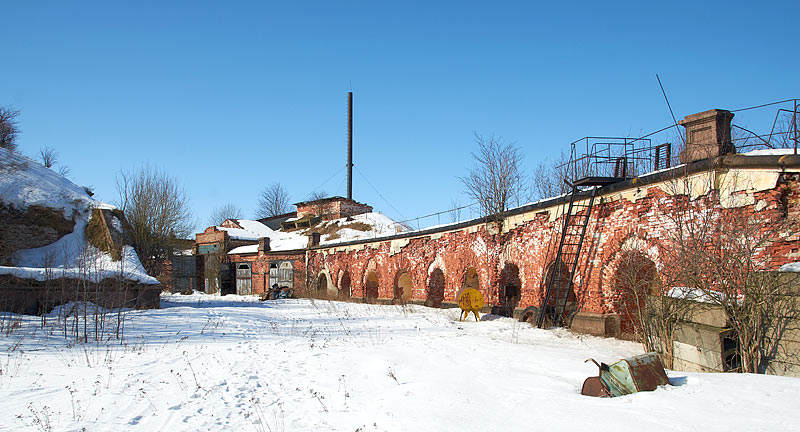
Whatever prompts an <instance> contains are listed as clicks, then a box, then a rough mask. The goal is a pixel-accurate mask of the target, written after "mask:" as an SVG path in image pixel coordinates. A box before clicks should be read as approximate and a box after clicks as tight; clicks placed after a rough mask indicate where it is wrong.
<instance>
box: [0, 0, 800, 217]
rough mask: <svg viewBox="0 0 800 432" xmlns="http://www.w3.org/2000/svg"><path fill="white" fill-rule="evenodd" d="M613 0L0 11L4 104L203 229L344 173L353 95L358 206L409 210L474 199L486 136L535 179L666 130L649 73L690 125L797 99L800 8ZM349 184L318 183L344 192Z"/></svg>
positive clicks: (108, 195)
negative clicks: (170, 195) (155, 170)
mask: <svg viewBox="0 0 800 432" xmlns="http://www.w3.org/2000/svg"><path fill="white" fill-rule="evenodd" d="M611 3H612V2H542V4H538V2H485V1H484V2H435V4H434V2H410V1H404V2H397V3H395V4H394V5H388V3H387V2H274V3H271V4H267V2H251V3H249V2H197V1H192V2H161V1H153V2H150V1H136V2H126V3H123V2H105V1H102V2H92V3H90V2H78V1H76V2H39V1H35V2H34V1H11V2H4V3H3V5H2V9H1V11H2V12H0V14H2V18H0V21H2V25H0V40H2V41H3V49H2V54H1V55H0V59H2V60H0V71H1V72H2V79H0V104H2V105H13V106H14V107H16V108H17V109H19V110H20V111H21V115H20V117H19V122H20V128H21V129H22V134H21V136H20V139H19V147H20V150H21V151H22V152H24V153H26V154H28V155H34V154H36V153H37V152H38V150H39V148H41V147H43V146H45V145H47V146H50V147H54V148H56V149H57V150H58V152H59V153H60V158H61V160H62V162H63V163H64V164H66V165H67V166H69V168H70V169H71V174H70V175H69V177H70V178H71V179H72V180H73V181H74V182H76V183H78V184H81V185H91V186H93V187H94V189H95V191H96V197H97V198H100V199H102V200H105V201H109V202H112V201H114V200H115V196H116V192H115V188H114V178H115V176H116V174H117V173H118V172H119V171H120V169H131V168H134V167H136V166H137V165H138V164H141V163H149V164H151V165H155V166H157V167H160V168H162V169H164V170H166V171H168V172H169V173H170V174H172V175H173V176H175V177H177V178H178V179H179V180H180V182H181V183H182V184H183V186H184V187H185V188H186V191H187V192H188V194H189V196H190V199H191V203H192V207H193V209H194V212H195V214H196V217H197V219H198V222H199V223H198V229H201V228H202V227H204V226H205V222H206V220H207V217H208V214H209V213H210V211H211V209H212V208H213V207H214V206H215V205H219V204H224V203H226V202H232V203H235V204H236V205H238V206H240V207H241V208H242V209H243V210H244V211H245V213H246V215H245V216H250V217H251V216H252V215H253V213H254V210H255V206H256V203H257V200H258V195H259V191H260V190H261V189H263V188H264V187H265V186H267V185H269V184H272V183H274V182H276V181H280V182H281V183H282V184H283V185H284V186H285V187H286V189H287V190H288V191H289V193H290V195H291V197H292V199H293V202H296V201H301V200H303V199H305V198H306V197H307V195H308V194H309V193H310V192H311V191H312V190H313V189H314V188H316V187H317V186H319V185H320V184H322V183H323V182H325V180H326V179H328V178H329V177H331V176H332V175H333V174H334V173H336V172H337V171H338V170H340V169H341V168H343V167H344V165H345V159H346V153H345V150H346V95H347V91H348V90H350V89H351V85H352V90H353V91H354V93H355V126H354V129H355V134H354V148H355V150H354V153H355V164H356V167H357V168H358V171H356V172H355V175H354V198H355V199H356V200H358V201H361V202H366V203H368V204H371V205H372V206H374V207H375V209H376V210H379V211H381V212H383V213H386V214H387V215H389V216H391V217H393V218H395V219H404V218H411V217H415V216H420V215H423V214H427V213H431V212H434V211H439V210H445V209H447V208H448V207H449V206H450V201H451V199H457V200H458V201H460V202H461V203H467V202H468V199H467V198H466V197H465V196H464V195H463V194H462V189H463V187H462V186H461V184H460V183H459V181H458V179H457V176H459V175H463V174H464V173H465V171H466V170H467V168H468V166H469V165H470V151H472V150H473V149H474V147H475V146H474V143H473V133H475V132H477V133H479V134H484V135H489V134H494V135H495V136H499V137H502V138H504V139H506V140H509V141H514V142H516V143H517V145H518V146H519V147H521V148H522V149H523V151H524V153H525V164H524V168H525V169H526V170H527V171H529V172H530V171H532V169H533V167H534V166H535V165H536V163H537V161H538V160H540V159H542V158H544V157H548V156H550V157H552V156H553V155H555V154H556V153H558V152H559V151H560V150H562V149H566V148H567V146H568V144H569V143H570V142H571V141H573V140H575V139H577V138H580V137H583V136H586V135H612V136H639V135H640V134H642V133H646V132H650V131H653V130H656V129H659V128H661V127H663V126H666V125H668V124H670V123H671V117H670V115H669V112H668V110H667V108H666V104H665V103H664V99H663V96H662V95H661V91H660V89H659V87H658V83H657V81H656V79H655V74H656V73H658V74H659V75H660V76H661V79H662V81H663V82H664V85H665V87H666V90H667V92H668V95H669V97H670V102H671V103H672V107H673V109H674V110H675V114H676V116H677V117H678V118H679V119H680V118H682V117H683V116H685V115H688V114H692V113H695V112H699V111H703V110H706V109H711V108H726V109H735V108H741V107H745V106H750V105H756V104H760V103H764V102H770V101H775V100H780V99H786V98H793V97H800V88H798V79H797V77H798V76H800V73H798V69H800V68H798V66H800V57H799V56H798V55H797V52H798V37H799V36H798V35H799V34H798V31H797V19H798V17H800V6H798V5H799V4H800V2H797V1H773V2H752V1H748V2H685V3H683V2H674V1H673V2H658V3H659V4H660V5H653V4H651V3H654V2H642V1H636V2H625V3H617V4H616V5H612V4H611ZM351 83H352V84H351ZM749 126H751V127H754V128H759V127H760V128H762V129H763V126H764V125H762V124H758V125H755V124H751V125H749ZM766 127H767V128H768V127H769V125H766ZM359 171H360V172H361V173H363V175H364V176H365V177H366V179H368V180H369V182H370V183H371V184H372V186H374V187H375V188H376V189H377V190H378V191H380V193H381V194H382V195H383V198H382V197H380V196H379V195H378V194H376V192H375V191H374V190H373V188H372V187H371V186H370V185H369V184H367V182H365V180H364V177H362V176H361V174H359ZM344 173H345V171H344V170H342V171H341V172H340V173H339V174H338V175H337V176H335V177H334V178H333V179H332V180H330V181H329V182H328V183H326V184H324V185H323V186H322V188H321V189H324V190H325V191H326V192H327V193H328V194H338V195H345V194H346V185H345V184H344V176H345V174H344ZM384 198H385V200H384ZM387 200H388V202H387ZM389 203H391V205H390V204H389ZM392 206H393V207H394V208H393V207H392ZM395 208H396V209H398V210H399V212H400V213H401V214H399V213H398V211H397V210H395ZM446 221H449V219H446V218H443V220H441V222H446ZM426 223H428V224H430V223H436V220H432V221H431V220H429V221H427V222H426Z"/></svg>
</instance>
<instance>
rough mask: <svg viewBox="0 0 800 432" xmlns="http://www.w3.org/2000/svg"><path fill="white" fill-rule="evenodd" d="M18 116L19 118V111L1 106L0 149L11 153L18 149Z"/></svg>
mask: <svg viewBox="0 0 800 432" xmlns="http://www.w3.org/2000/svg"><path fill="white" fill-rule="evenodd" d="M17 116H19V111H18V110H15V109H14V108H12V107H4V106H0V147H2V148H4V149H8V150H9V151H14V150H16V149H17V135H19V128H18V127H17V121H16V118H17Z"/></svg>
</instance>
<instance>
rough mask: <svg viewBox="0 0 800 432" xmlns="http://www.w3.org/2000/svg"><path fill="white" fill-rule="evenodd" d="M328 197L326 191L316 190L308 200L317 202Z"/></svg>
mask: <svg viewBox="0 0 800 432" xmlns="http://www.w3.org/2000/svg"><path fill="white" fill-rule="evenodd" d="M327 197H328V194H327V193H326V192H325V191H324V190H315V191H314V192H311V194H310V195H309V198H308V200H309V201H317V200H321V199H325V198H327Z"/></svg>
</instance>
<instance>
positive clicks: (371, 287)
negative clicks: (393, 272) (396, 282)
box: [361, 259, 380, 302]
mask: <svg viewBox="0 0 800 432" xmlns="http://www.w3.org/2000/svg"><path fill="white" fill-rule="evenodd" d="M361 286H362V290H363V297H364V301H366V302H375V301H377V300H378V296H379V295H380V273H378V265H377V264H376V263H375V260H373V259H371V260H369V262H368V263H367V265H366V266H365V267H364V272H363V274H362V276H361Z"/></svg>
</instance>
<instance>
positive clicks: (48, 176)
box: [0, 148, 159, 285]
mask: <svg viewBox="0 0 800 432" xmlns="http://www.w3.org/2000/svg"><path fill="white" fill-rule="evenodd" d="M0 174H2V176H0V202H3V203H6V204H12V205H14V207H17V208H20V209H24V208H27V207H29V206H32V205H38V206H45V207H50V208H54V209H62V211H63V214H64V217H65V218H67V219H68V220H72V221H74V222H75V225H74V228H73V230H72V232H71V233H69V234H67V235H65V236H63V237H61V238H60V239H58V240H57V241H56V242H54V243H51V244H49V245H46V246H42V247H39V248H34V249H25V250H20V251H17V252H16V254H15V255H14V256H13V257H12V261H13V263H14V265H13V266H0V275H14V276H16V277H20V278H26V279H35V280H39V281H44V280H46V279H53V278H59V277H66V278H73V279H89V280H92V281H100V280H102V279H104V278H113V277H119V276H122V277H124V278H125V279H127V280H131V281H135V282H139V283H143V284H151V285H154V284H158V283H159V282H158V280H157V279H155V278H154V277H152V276H149V275H148V274H147V272H146V271H145V270H144V268H143V267H142V264H141V262H140V261H139V258H138V257H137V256H136V252H134V250H133V248H131V247H130V246H123V250H122V252H123V253H122V255H123V259H122V260H121V261H116V262H115V261H113V260H112V259H111V256H110V255H108V254H107V253H105V252H101V251H98V250H97V249H95V248H94V247H92V246H90V245H88V244H87V242H86V238H85V230H86V226H87V224H88V223H89V219H90V217H91V209H92V208H101V209H113V208H114V207H113V206H111V205H109V204H106V203H103V202H100V201H96V200H94V199H92V198H91V197H90V196H89V194H87V193H86V190H84V189H83V188H82V187H80V186H77V185H75V184H74V183H72V182H71V181H69V180H68V179H67V178H65V177H63V176H62V175H60V174H58V173H56V172H54V171H52V170H51V169H49V168H45V167H44V166H43V165H41V164H39V163H38V162H35V161H33V160H31V159H29V158H27V157H25V156H23V155H21V154H19V153H16V152H15V153H10V152H9V151H8V150H6V149H3V148H0ZM111 224H112V227H113V228H115V229H117V230H120V231H121V229H122V224H121V222H120V221H119V219H117V218H116V217H113V218H112V220H111Z"/></svg>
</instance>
